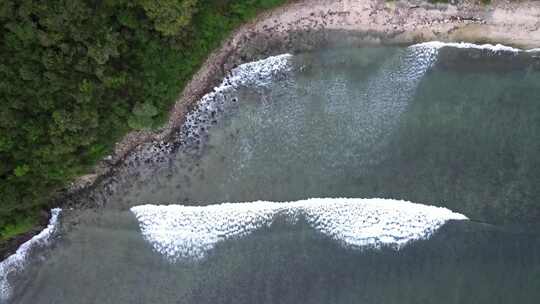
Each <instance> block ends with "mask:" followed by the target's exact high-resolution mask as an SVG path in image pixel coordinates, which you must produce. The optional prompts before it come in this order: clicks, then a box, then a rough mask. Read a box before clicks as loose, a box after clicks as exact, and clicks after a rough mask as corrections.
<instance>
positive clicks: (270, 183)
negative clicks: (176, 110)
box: [0, 43, 540, 304]
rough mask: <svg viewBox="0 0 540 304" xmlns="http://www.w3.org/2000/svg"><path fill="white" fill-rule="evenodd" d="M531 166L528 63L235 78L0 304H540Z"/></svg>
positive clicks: (388, 50) (537, 82)
mask: <svg viewBox="0 0 540 304" xmlns="http://www.w3.org/2000/svg"><path fill="white" fill-rule="evenodd" d="M539 151H540V59H539V58H538V54H537V53H535V52H525V51H520V50H517V49H511V48H504V47H491V46H474V45H444V44H438V43H431V44H429V43H428V44H421V45H415V46H410V47H376V48H359V49H358V48H355V49H343V48H342V49H323V50H318V51H314V52H310V53H302V54H295V55H288V54H285V55H281V56H277V57H272V58H269V59H265V60H262V61H258V62H254V63H250V64H246V65H243V66H240V67H239V68H237V69H235V70H234V71H233V72H232V74H231V75H230V76H229V77H227V78H226V79H225V80H224V82H223V83H222V85H220V86H219V87H217V88H216V89H215V90H214V92H212V93H210V94H209V95H207V96H205V97H204V98H203V100H202V101H201V103H200V106H199V107H197V108H195V109H194V111H193V113H192V114H190V116H189V117H188V122H187V124H186V126H185V127H184V128H183V129H182V130H179V131H178V133H177V134H176V136H175V142H174V143H173V144H159V145H156V146H152V147H148V149H147V152H146V153H143V155H142V156H139V157H137V158H135V157H133V158H131V159H129V160H128V162H129V163H130V164H129V165H128V166H126V167H124V168H122V169H121V170H120V173H119V174H118V176H116V177H115V178H114V180H111V181H110V182H109V183H108V184H106V185H103V187H101V188H98V189H97V190H96V194H92V197H93V199H94V200H95V203H96V204H97V205H99V206H100V207H99V208H90V209H84V210H74V211H73V210H69V209H65V210H63V212H62V214H61V218H60V224H59V225H58V227H57V229H56V232H55V233H54V235H53V236H51V237H50V240H49V242H48V245H47V246H40V247H39V248H35V249H34V250H31V252H30V253H29V254H28V256H27V258H26V259H25V262H24V267H17V270H16V271H11V272H9V273H8V271H7V270H4V273H3V274H2V277H0V281H1V282H3V284H4V283H5V284H4V285H2V286H6V288H5V290H2V293H3V295H4V297H3V298H2V299H0V303H17V304H19V303H21V304H24V303H55V304H60V303H197V304H204V303H235V304H237V303H321V304H322V303H332V304H334V303H537V302H538V299H540V225H539V224H540V187H539V186H538V185H540V153H539ZM317 197H320V198H333V197H335V198H343V197H349V198H381V199H378V200H370V201H366V200H356V199H348V200H347V199H340V200H330V199H323V200H307V201H306V199H308V198H317ZM260 200H262V201H271V202H292V203H288V204H287V203H271V202H259V203H249V202H254V201H260ZM298 200H303V201H301V202H294V201H298ZM398 200H406V201H410V202H413V203H406V202H400V201H398ZM224 202H230V203H240V202H247V203H243V204H237V205H231V204H228V205H219V204H221V203H224ZM367 202H373V204H371V203H367ZM158 205H175V206H169V207H164V206H161V207H160V206H158ZM428 205H430V206H439V207H445V208H448V209H442V208H435V207H429V206H428ZM190 206H191V207H190ZM452 211H453V212H455V213H452ZM465 217H467V218H468V220H466V218H465Z"/></svg>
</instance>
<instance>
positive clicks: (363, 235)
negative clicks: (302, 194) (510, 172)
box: [131, 198, 467, 262]
mask: <svg viewBox="0 0 540 304" xmlns="http://www.w3.org/2000/svg"><path fill="white" fill-rule="evenodd" d="M131 211H132V212H133V213H134V215H135V217H136V218H137V220H138V222H139V227H140V229H141V233H142V235H143V237H144V239H145V240H146V241H148V242H149V243H150V244H151V245H152V247H153V249H154V251H155V252H157V253H159V254H162V255H163V256H165V257H166V258H167V259H168V260H169V261H171V262H177V261H181V260H191V261H193V260H200V259H202V258H204V257H205V256H206V255H207V253H208V252H209V251H210V250H211V249H213V248H214V247H215V245H216V244H217V243H218V242H220V241H223V240H227V239H234V238H239V237H242V236H245V235H248V234H250V233H252V232H254V231H255V230H257V229H259V228H262V227H265V226H266V227H268V226H270V225H271V224H272V222H273V221H274V219H275V218H276V216H278V215H281V216H285V217H286V218H287V219H290V220H293V221H295V220H298V219H299V218H304V219H305V220H306V221H307V223H308V224H309V225H310V226H312V227H313V228H314V229H316V230H318V231H320V232H322V233H323V234H325V235H327V236H329V237H330V238H332V239H334V240H336V241H338V242H339V243H340V244H342V245H343V246H345V247H351V248H380V247H382V246H389V247H392V248H395V249H400V248H402V247H403V246H404V245H406V244H408V243H409V242H411V241H414V240H420V239H427V238H429V237H430V236H431V235H432V234H433V233H434V232H435V231H436V230H437V229H438V228H440V227H441V226H442V225H443V224H444V223H445V222H447V221H449V220H467V217H466V216H464V215H462V214H459V213H455V212H452V211H450V210H449V209H447V208H442V207H435V206H428V205H422V204H416V203H411V202H407V201H399V200H389V199H377V198H375V199H357V198H312V199H307V200H300V201H295V202H286V203H276V202H268V201H256V202H250V203H223V204H217V205H209V206H183V205H141V206H136V207H132V208H131Z"/></svg>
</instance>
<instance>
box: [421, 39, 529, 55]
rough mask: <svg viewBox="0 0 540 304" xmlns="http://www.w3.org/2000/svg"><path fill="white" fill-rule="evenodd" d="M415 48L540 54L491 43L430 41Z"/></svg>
mask: <svg viewBox="0 0 540 304" xmlns="http://www.w3.org/2000/svg"><path fill="white" fill-rule="evenodd" d="M413 46H425V47H431V48H435V49H440V48H443V47H454V48H460V49H477V50H490V51H492V52H494V53H497V52H511V53H519V52H540V48H536V49H529V50H523V49H519V48H514V47H511V46H507V45H503V44H489V43H488V44H475V43H469V42H441V41H429V42H423V43H418V44H415V45H413Z"/></svg>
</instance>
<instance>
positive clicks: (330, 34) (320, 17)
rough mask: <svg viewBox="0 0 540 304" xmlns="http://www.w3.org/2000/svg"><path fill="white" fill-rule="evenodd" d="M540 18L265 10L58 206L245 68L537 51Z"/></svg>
mask: <svg viewBox="0 0 540 304" xmlns="http://www.w3.org/2000/svg"><path fill="white" fill-rule="evenodd" d="M538 20H540V3H538V2H532V1H523V2H519V3H515V2H513V3H510V2H508V1H499V0H494V1H492V3H491V4H489V5H482V4H480V3H473V2H472V1H462V2H461V3H458V4H457V5H450V4H430V3H426V2H423V1H395V2H387V1H385V0H358V1H354V0H337V1H332V0H296V1H292V2H290V3H288V4H285V5H283V6H281V7H278V8H276V9H273V10H270V11H268V12H265V13H262V14H261V15H259V16H258V17H257V18H255V20H253V21H251V22H249V23H247V24H245V25H243V26H241V27H239V28H238V29H237V30H235V31H234V32H233V33H232V34H231V36H230V37H229V38H227V39H226V40H225V41H223V43H222V44H221V46H220V47H219V48H218V49H216V50H214V51H213V52H212V53H211V54H210V56H209V57H208V58H207V59H206V60H205V62H204V63H203V65H202V66H201V67H200V68H199V70H198V72H197V73H195V74H194V75H193V77H192V80H191V81H190V82H189V83H188V84H187V86H186V87H185V88H184V89H183V91H182V93H181V94H180V96H179V98H178V99H177V101H176V103H175V105H174V106H173V108H172V109H171V111H170V113H169V120H168V122H167V124H166V125H165V126H164V127H162V128H160V129H158V130H156V131H137V132H131V133H129V134H127V135H126V136H125V137H124V138H123V139H122V140H121V141H120V142H118V143H117V144H116V145H115V148H114V151H113V153H112V154H111V155H109V156H107V157H106V158H105V159H103V160H101V161H100V162H99V163H98V164H97V165H96V167H95V169H94V171H93V172H92V173H90V174H87V175H84V176H81V177H79V178H78V179H77V180H75V181H74V182H73V183H71V185H69V187H67V189H65V191H63V192H62V193H59V195H58V197H57V198H56V199H55V200H54V203H55V204H56V205H60V206H64V205H69V206H75V207H77V202H76V201H78V198H81V197H84V196H85V195H87V194H88V193H89V192H91V191H92V190H93V189H94V188H96V187H99V185H100V184H101V183H102V182H103V181H106V180H107V179H109V178H113V177H114V176H115V173H116V168H117V167H119V166H122V164H124V163H125V161H126V160H127V159H128V158H129V156H130V155H137V154H138V153H139V154H140V153H143V152H144V151H143V150H144V148H145V147H146V146H147V145H148V144H152V143H156V142H157V143H159V142H161V143H166V142H169V141H170V139H171V138H172V137H173V136H174V134H175V131H176V130H178V129H179V128H180V127H181V126H182V125H183V123H184V120H185V117H186V114H187V113H188V112H189V111H190V110H191V109H192V108H193V107H194V106H195V105H196V104H197V101H198V100H200V99H201V98H202V96H203V95H204V94H206V93H208V92H209V91H211V89H212V88H213V87H214V86H215V85H217V84H218V83H219V82H220V81H221V80H222V79H223V77H224V76H225V75H226V74H227V73H228V72H229V71H230V70H231V69H232V68H234V67H236V66H238V65H239V64H241V63H245V62H249V61H254V60H257V59H260V58H262V57H267V56H270V55H275V54H280V53H286V52H291V53H293V54H294V53H298V52H302V51H309V50H313V49H317V48H321V47H334V46H335V47H339V46H349V47H360V46H366V45H385V44H392V45H407V44H413V43H419V42H426V41H431V40H439V41H444V42H460V41H464V42H473V43H474V42H476V43H493V44H497V43H502V44H506V45H510V46H514V47H520V48H538V47H540V21H538ZM53 205H54V204H53ZM49 216H50V213H49V214H45V213H44V214H43V215H42V217H41V220H40V224H39V227H34V229H32V230H31V231H30V232H28V233H26V234H23V235H19V236H17V237H14V238H12V239H10V240H7V241H4V242H2V244H1V245H0V259H2V260H3V259H4V258H6V257H7V256H8V255H9V254H11V253H13V252H15V250H16V249H17V248H18V247H19V245H20V244H22V243H24V242H25V241H26V240H28V239H30V238H31V237H32V236H34V235H36V234H37V233H39V231H41V229H43V228H44V223H45V224H46V223H47V221H48V217H49Z"/></svg>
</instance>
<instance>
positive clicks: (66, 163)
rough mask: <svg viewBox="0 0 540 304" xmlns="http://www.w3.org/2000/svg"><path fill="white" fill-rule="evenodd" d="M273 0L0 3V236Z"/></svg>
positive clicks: (168, 101) (150, 122) (158, 113)
mask: <svg viewBox="0 0 540 304" xmlns="http://www.w3.org/2000/svg"><path fill="white" fill-rule="evenodd" d="M283 2H285V0H48V1H38V0H3V1H0V24H1V27H2V30H1V31H0V102H1V107H0V233H1V234H0V235H1V236H0V240H1V239H6V238H9V237H11V236H13V235H16V234H18V233H21V232H24V231H26V230H28V229H29V228H31V227H32V226H33V225H34V224H35V221H36V218H37V216H36V215H37V214H38V212H39V211H40V210H43V209H44V208H48V207H49V206H48V204H49V202H50V200H51V196H52V195H54V193H55V192H56V191H57V190H59V189H61V188H63V187H64V186H65V185H66V184H67V183H68V182H69V181H70V180H72V179H73V178H74V177H76V176H78V175H81V174H84V173H86V172H88V171H89V169H90V168H91V167H92V165H93V164H94V163H95V162H96V161H97V160H98V159H100V158H102V157H103V156H104V155H106V153H108V152H110V150H111V148H112V145H113V143H114V142H115V141H116V140H118V139H119V138H121V137H122V135H124V134H125V133H126V132H128V131H130V130H134V129H151V128H156V127H158V126H160V124H162V123H163V122H164V121H165V118H166V115H167V113H168V109H169V108H170V107H171V105H172V104H173V103H174V101H175V98H176V97H177V96H178V94H179V92H180V91H181V90H182V88H183V87H184V85H185V83H186V82H187V81H188V80H189V79H190V77H191V75H192V74H193V73H194V72H195V71H196V69H197V68H198V67H199V66H200V65H201V63H202V62H203V60H204V59H205V58H206V56H208V54H209V53H210V52H211V51H212V50H213V49H214V48H216V47H217V46H218V45H219V43H220V41H221V40H222V39H223V38H224V37H225V36H226V35H227V34H228V33H229V32H230V31H231V30H232V29H234V28H235V27H236V26H237V25H239V24H241V23H242V22H245V21H246V20H248V19H249V18H252V17H253V16H255V14H256V13H257V12H258V11H260V10H262V9H268V8H270V7H273V6H276V5H279V4H281V3H283Z"/></svg>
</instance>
